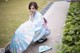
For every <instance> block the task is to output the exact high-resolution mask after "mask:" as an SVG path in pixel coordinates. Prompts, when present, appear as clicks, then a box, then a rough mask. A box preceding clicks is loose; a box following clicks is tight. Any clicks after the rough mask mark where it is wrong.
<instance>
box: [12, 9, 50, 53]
mask: <svg viewBox="0 0 80 53" xmlns="http://www.w3.org/2000/svg"><path fill="white" fill-rule="evenodd" d="M31 18H32V20H31V19H29V20H28V21H26V22H24V23H22V24H21V25H20V26H19V27H18V28H17V30H16V31H15V33H14V35H13V37H12V40H11V43H10V51H11V53H22V52H23V51H24V50H26V49H27V48H28V46H29V45H30V44H31V43H32V42H36V41H38V40H40V39H41V38H43V37H46V36H48V35H49V34H50V32H49V31H48V30H47V28H46V27H45V25H44V24H45V22H44V18H43V16H42V15H41V13H39V12H37V11H36V13H35V14H34V15H33V17H31Z"/></svg>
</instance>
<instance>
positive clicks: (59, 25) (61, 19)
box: [24, 1, 70, 53]
mask: <svg viewBox="0 0 80 53" xmlns="http://www.w3.org/2000/svg"><path fill="white" fill-rule="evenodd" d="M69 4H70V3H69V2H66V1H56V2H54V3H53V4H52V6H51V7H50V8H49V9H48V10H47V12H46V13H45V14H44V17H45V18H46V19H47V20H48V26H49V28H50V29H51V34H50V35H49V36H48V37H47V38H48V40H47V41H46V42H44V43H41V44H39V43H35V44H32V45H30V46H29V48H28V49H27V50H25V51H24V53H39V52H38V48H39V46H41V45H47V46H50V47H52V50H49V51H46V52H44V53H56V51H57V50H58V46H59V45H60V44H61V37H62V29H63V27H64V23H65V19H66V15H67V12H68V9H69Z"/></svg>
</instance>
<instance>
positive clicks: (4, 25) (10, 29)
mask: <svg viewBox="0 0 80 53" xmlns="http://www.w3.org/2000/svg"><path fill="white" fill-rule="evenodd" d="M30 1H35V0H8V1H7V0H0V48H1V47H5V45H7V44H8V42H10V41H11V38H12V36H13V34H14V32H15V30H16V29H17V28H18V27H19V25H20V24H22V23H23V22H25V21H27V20H28V15H29V10H28V4H29V2H30ZM36 2H37V3H38V5H39V9H38V11H41V9H43V8H44V6H45V5H46V4H47V3H48V2H49V0H36Z"/></svg>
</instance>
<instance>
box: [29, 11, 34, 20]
mask: <svg viewBox="0 0 80 53" xmlns="http://www.w3.org/2000/svg"><path fill="white" fill-rule="evenodd" d="M33 14H34V13H33V12H30V14H29V19H30V20H32V17H33Z"/></svg>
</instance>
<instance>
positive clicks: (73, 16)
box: [60, 2, 80, 53]
mask: <svg viewBox="0 0 80 53" xmlns="http://www.w3.org/2000/svg"><path fill="white" fill-rule="evenodd" d="M60 53H80V3H79V2H73V3H71V4H70V8H69V12H68V16H67V19H66V22H65V26H64V29H63V39H62V49H61V51H60Z"/></svg>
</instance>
